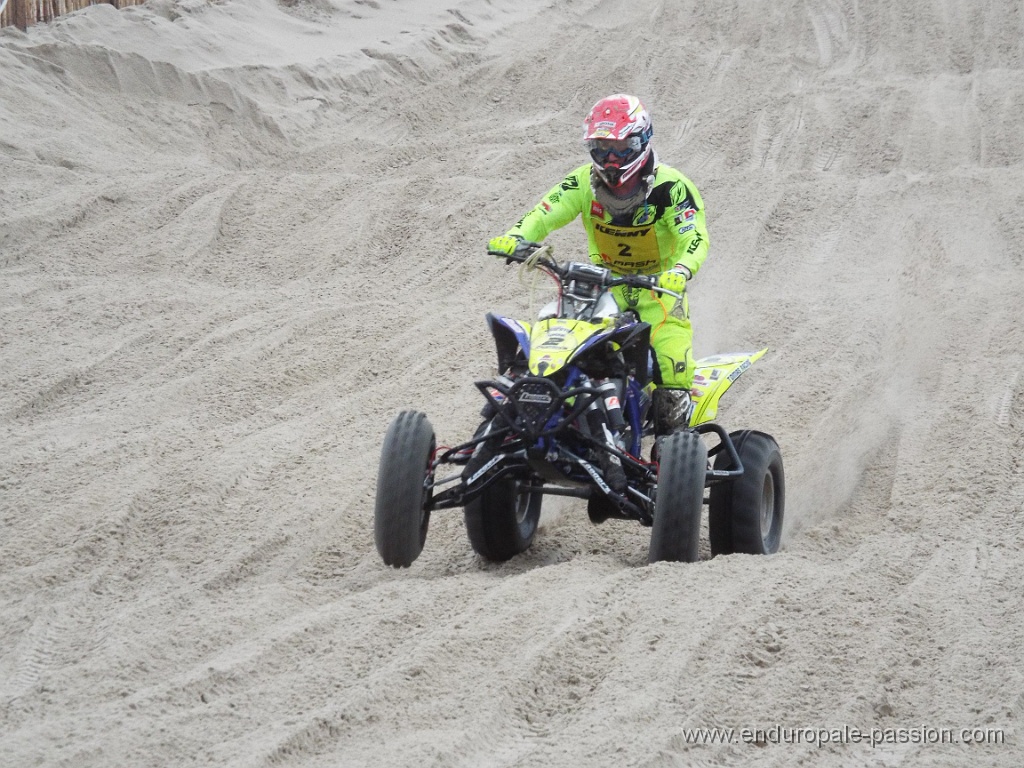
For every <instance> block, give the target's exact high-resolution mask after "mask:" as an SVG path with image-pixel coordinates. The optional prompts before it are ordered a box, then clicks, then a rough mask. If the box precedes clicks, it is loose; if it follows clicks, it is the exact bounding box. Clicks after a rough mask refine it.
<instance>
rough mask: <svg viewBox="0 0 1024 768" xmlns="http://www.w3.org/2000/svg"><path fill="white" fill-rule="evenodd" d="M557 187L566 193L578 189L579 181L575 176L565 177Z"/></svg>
mask: <svg viewBox="0 0 1024 768" xmlns="http://www.w3.org/2000/svg"><path fill="white" fill-rule="evenodd" d="M559 186H560V187H561V188H562V191H563V192H568V191H570V190H572V189H579V188H580V180H579V179H577V178H576V177H575V176H567V177H566V179H565V181H563V182H562V183H561V184H559Z"/></svg>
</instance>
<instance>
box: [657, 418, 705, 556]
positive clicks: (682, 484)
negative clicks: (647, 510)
mask: <svg viewBox="0 0 1024 768" xmlns="http://www.w3.org/2000/svg"><path fill="white" fill-rule="evenodd" d="M707 468H708V449H707V446H706V445H704V443H703V441H701V439H700V435H698V434H697V433H696V432H676V433H675V434H672V435H668V436H667V437H664V438H661V443H660V445H659V446H658V496H657V500H656V501H655V503H654V525H653V527H652V529H651V546H650V551H649V553H648V558H647V559H648V562H651V563H655V562H658V561H660V560H669V561H673V562H683V563H695V562H697V558H698V554H699V549H698V546H699V544H700V516H701V508H702V507H703V505H704V481H705V479H706V477H707Z"/></svg>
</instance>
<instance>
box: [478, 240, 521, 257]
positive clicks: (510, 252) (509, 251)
mask: <svg viewBox="0 0 1024 768" xmlns="http://www.w3.org/2000/svg"><path fill="white" fill-rule="evenodd" d="M521 242H523V238H521V237H517V236H516V235H501V237H492V238H491V242H489V243H488V244H487V252H488V253H493V254H502V255H505V256H514V255H515V253H516V250H517V249H518V248H519V244H520V243H521Z"/></svg>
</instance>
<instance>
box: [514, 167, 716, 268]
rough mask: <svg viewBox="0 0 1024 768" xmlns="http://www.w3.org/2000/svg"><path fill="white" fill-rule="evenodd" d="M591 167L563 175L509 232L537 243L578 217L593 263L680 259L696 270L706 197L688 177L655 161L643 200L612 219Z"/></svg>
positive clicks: (702, 252) (652, 263) (703, 250)
mask: <svg viewBox="0 0 1024 768" xmlns="http://www.w3.org/2000/svg"><path fill="white" fill-rule="evenodd" d="M590 169H591V165H590V163H587V164H586V165H582V166H580V167H579V168H577V169H576V170H574V171H573V172H572V173H570V174H569V175H568V176H566V177H565V179H563V180H562V182H561V183H560V184H558V185H557V186H555V187H554V188H552V189H551V191H550V192H548V193H547V194H546V195H545V196H544V197H543V198H542V199H541V201H540V202H539V203H538V204H537V206H536V207H535V208H533V210H531V211H530V212H529V213H527V214H526V215H525V216H524V217H523V218H522V219H520V221H519V222H518V223H517V224H516V225H515V226H514V227H513V228H512V229H510V230H509V231H508V233H507V234H509V235H518V236H520V237H522V238H524V239H525V240H530V241H534V242H540V241H542V240H544V239H545V238H546V237H547V236H548V235H550V234H551V233H552V232H553V231H555V230H556V229H559V228H561V227H564V226H565V225H566V224H568V223H569V222H571V221H573V220H574V219H575V218H576V217H577V216H582V217H583V227H584V229H586V231H587V240H588V242H589V246H590V259H591V261H593V262H594V263H595V264H601V265H602V266H605V267H608V268H609V269H611V270H612V271H614V272H616V273H618V274H654V273H657V272H663V271H665V270H667V269H671V268H672V267H673V266H675V265H676V264H683V265H684V266H686V267H687V268H688V269H689V270H690V273H691V274H693V275H696V274H697V272H698V270H700V267H701V264H703V263H704V259H705V258H707V255H708V232H707V227H706V225H705V223H704V201H703V200H701V197H700V194H699V193H698V192H697V188H696V187H695V186H694V185H693V182H692V181H690V180H689V179H687V178H686V177H685V176H683V174H681V173H680V172H679V171H677V170H676V169H675V168H672V167H670V166H667V165H662V164H660V163H659V164H657V165H656V166H655V169H654V185H653V187H652V188H651V193H650V194H649V195H648V196H647V201H646V202H645V203H644V204H643V205H641V206H640V207H639V208H638V209H637V210H636V211H635V212H634V213H633V214H632V216H630V220H628V221H619V220H616V221H613V219H612V216H611V214H610V213H608V212H607V211H605V210H604V207H603V206H602V205H601V204H600V203H599V202H598V201H597V200H596V199H594V192H593V190H592V189H591V186H590Z"/></svg>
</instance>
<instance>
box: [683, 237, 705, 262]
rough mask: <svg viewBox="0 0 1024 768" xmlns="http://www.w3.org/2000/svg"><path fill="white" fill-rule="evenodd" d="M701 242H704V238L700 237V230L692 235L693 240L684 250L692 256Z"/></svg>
mask: <svg viewBox="0 0 1024 768" xmlns="http://www.w3.org/2000/svg"><path fill="white" fill-rule="evenodd" d="M703 242H704V238H703V237H701V235H700V232H697V233H696V234H695V235H694V236H693V240H692V241H691V242H690V247H689V248H687V249H686V252H687V253H688V254H690V255H691V256H692V255H693V254H694V253H696V252H697V249H698V248H699V247H700V244H701V243H703Z"/></svg>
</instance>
